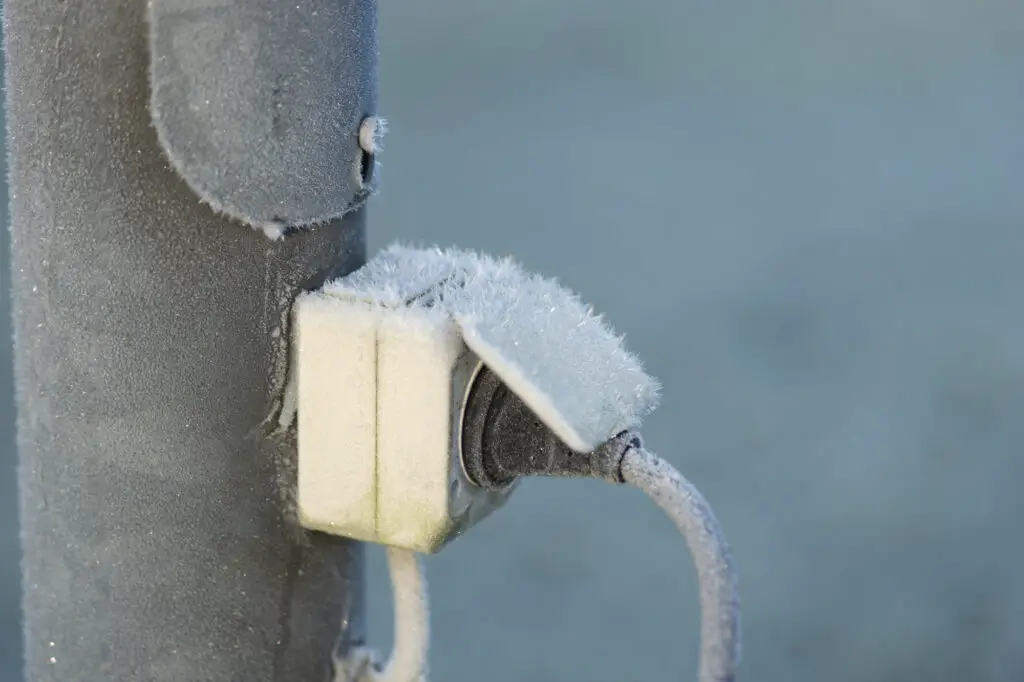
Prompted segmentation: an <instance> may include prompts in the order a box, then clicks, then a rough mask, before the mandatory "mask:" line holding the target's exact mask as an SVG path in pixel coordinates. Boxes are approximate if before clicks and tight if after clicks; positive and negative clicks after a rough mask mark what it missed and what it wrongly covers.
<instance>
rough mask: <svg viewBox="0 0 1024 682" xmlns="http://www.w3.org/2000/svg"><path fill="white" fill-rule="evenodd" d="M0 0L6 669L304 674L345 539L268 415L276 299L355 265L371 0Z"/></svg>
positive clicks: (283, 312) (81, 675)
mask: <svg viewBox="0 0 1024 682" xmlns="http://www.w3.org/2000/svg"><path fill="white" fill-rule="evenodd" d="M3 9H4V39H5V49H6V60H7V61H6V69H7V73H6V78H7V82H6V86H7V88H6V106H7V123H8V130H7V135H8V137H7V141H8V149H9V166H10V206H11V212H10V222H11V230H12V242H11V243H12V262H11V276H12V280H13V288H12V291H13V310H14V328H15V384H16V399H17V408H18V436H17V440H18V450H19V463H20V467H19V478H18V481H19V489H20V511H21V537H22V549H23V554H24V559H23V564H22V569H23V588H24V597H23V611H24V628H25V629H24V633H25V647H26V652H25V666H26V667H25V674H26V678H27V679H28V680H31V681H32V682H50V681H53V682H68V681H69V680H75V681H77V682H129V681H131V682H138V681H141V680H147V681H151V682H172V681H173V682H182V681H183V680H197V681H198V680H202V681H203V682H229V681H230V682H235V681H237V680H245V681H246V682H285V681H287V682H306V681H309V682H323V680H325V679H327V677H328V675H329V669H330V663H331V654H332V651H334V650H335V648H341V649H344V647H346V646H348V645H350V644H354V643H358V642H360V641H361V637H362V627H363V624H362V608H363V605H362V596H363V595H362V590H363V585H362V578H361V571H362V553H361V548H360V546H359V545H357V544H355V543H351V542H349V541H346V540H342V539H338V538H333V537H330V536H327V535H322V534H317V533H308V532H305V531H303V530H301V529H300V528H299V526H298V523H297V521H296V519H295V513H294V505H293V503H292V499H293V497H292V490H293V486H294V478H295V471H294V462H295V459H294V456H295V447H294V434H290V435H289V434H284V435H280V434H278V435H272V436H268V433H267V431H268V429H267V428H266V424H267V422H268V419H269V420H270V421H272V420H273V415H274V410H275V409H276V408H277V405H278V402H277V401H278V400H279V397H280V391H281V389H282V387H283V383H284V378H285V375H286V372H287V364H288V339H289V309H290V306H291V302H292V301H293V299H294V297H295V295H296V294H297V293H298V292H299V291H301V290H303V289H309V288H314V287H317V286H319V284H320V283H321V282H323V281H324V280H325V279H327V278H333V277H337V276H341V275H344V274H346V273H348V272H351V271H352V270H354V269H356V268H357V267H359V266H360V265H362V263H363V262H364V260H365V256H366V242H365V210H364V209H363V208H362V202H363V201H365V198H366V196H367V195H368V194H369V192H368V191H367V187H366V186H365V184H366V183H367V181H368V178H367V175H368V173H369V171H367V163H369V167H370V171H372V163H373V162H372V158H370V159H369V160H367V158H365V154H364V155H363V156H362V157H360V155H359V150H358V140H357V138H358V129H359V121H360V119H361V118H365V117H366V116H369V115H374V114H375V113H376V112H375V111H374V109H375V106H376V75H377V74H376V69H377V66H376V32H375V22H376V7H375V3H374V2H373V0H293V1H292V2H290V3H280V2H276V1H274V0H235V1H234V2H232V1H231V0H219V1H218V2H210V1H209V0H150V2H149V3H146V2H141V1H139V0H102V1H101V0H93V1H90V2H67V1H66V0H5V2H4V8H3ZM288 50H292V52H291V53H289V52H288ZM332 88H333V89H332ZM314 91H315V96H314V95H313V94H310V93H312V92H314ZM359 168H361V169H362V171H361V173H362V177H360V172H358V169H359ZM339 169H341V171H343V172H342V174H341V178H340V179H339V177H338V174H339V172H341V171H339ZM350 169H353V173H349V170H350ZM214 209H216V210H214ZM246 223H249V224H246ZM304 223H315V224H314V225H313V226H312V227H309V228H308V229H306V228H302V229H288V228H289V227H290V226H294V225H301V224H304ZM254 225H255V226H256V227H258V228H262V229H254V227H253V226H254ZM271 228H274V229H271ZM275 230H276V233H277V234H280V233H281V232H284V233H285V234H284V236H283V237H281V238H278V239H271V238H268V234H273V233H275Z"/></svg>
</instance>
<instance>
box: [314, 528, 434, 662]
mask: <svg viewBox="0 0 1024 682" xmlns="http://www.w3.org/2000/svg"><path fill="white" fill-rule="evenodd" d="M387 556H388V570H390V571H391V584H392V591H393V594H394V600H395V645H394V648H393V650H392V653H391V658H390V659H388V662H387V663H385V664H383V665H382V664H381V663H380V662H379V661H378V657H377V653H376V652H375V651H374V650H372V649H368V648H366V647H359V648H357V649H355V650H353V651H349V652H346V656H345V658H343V659H340V660H335V662H334V682H426V680H427V665H428V661H427V652H428V649H429V648H430V605H429V600H428V597H427V581H426V577H425V576H424V574H423V564H422V562H421V560H420V556H419V554H418V553H417V552H414V551H413V550H411V549H403V548H401V547H392V546H389V547H388V548H387Z"/></svg>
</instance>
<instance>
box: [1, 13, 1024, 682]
mask: <svg viewBox="0 0 1024 682" xmlns="http://www.w3.org/2000/svg"><path fill="white" fill-rule="evenodd" d="M381 11H382V15H381V39H382V60H383V62H382V92H383V101H382V111H383V113H384V114H385V115H387V116H389V117H390V119H391V123H392V132H391V133H390V135H389V136H388V138H387V140H386V152H385V154H384V156H383V158H382V161H383V164H384V167H383V172H384V175H383V180H384V184H383V192H382V193H381V195H380V196H379V198H378V199H377V200H376V201H375V202H374V204H373V209H372V218H371V220H372V222H371V226H372V227H371V235H372V238H371V247H372V249H373V250H376V249H377V248H379V247H381V246H383V245H385V244H386V243H388V242H390V241H392V240H395V239H399V238H401V239H406V240H416V241H419V242H424V243H432V242H437V243H441V244H446V245H447V244H459V245H462V246H467V247H475V248H481V249H485V250H487V251H491V252H494V253H500V254H512V255H515V256H517V257H518V258H519V259H520V260H522V261H524V262H525V263H526V265H527V266H529V267H530V268H531V269H534V270H538V271H540V272H543V273H546V274H553V275H558V276H560V277H561V278H562V280H563V281H564V282H566V283H567V284H569V285H570V286H572V287H573V288H575V289H577V290H578V291H579V292H581V293H582V294H583V295H584V297H586V298H588V299H590V300H591V301H593V302H594V303H595V305H596V307H597V308H599V309H600V310H601V311H603V312H605V313H607V315H608V317H609V318H610V319H611V320H612V321H613V322H614V323H615V324H616V326H617V327H618V328H619V329H620V330H621V331H623V332H625V333H626V334H627V336H628V342H629V345H630V346H631V347H632V349H634V350H635V351H637V352H638V353H639V354H640V355H642V356H643V357H644V358H645V359H646V361H647V364H648V366H649V368H650V369H651V370H652V371H653V372H654V373H655V374H657V375H658V376H659V377H660V378H661V379H662V380H663V382H664V385H665V391H664V406H663V407H662V408H661V410H660V411H659V412H658V413H657V415H656V416H655V417H653V418H652V419H651V420H650V422H649V426H648V429H647V433H648V440H649V442H650V443H651V444H652V445H653V446H654V447H655V448H656V449H658V450H660V451H661V452H663V453H664V454H666V455H668V456H669V457H670V458H671V459H672V460H673V461H674V462H675V463H676V464H677V465H678V466H680V467H681V468H682V469H683V470H684V471H685V472H686V473H687V474H688V475H689V476H690V477H691V478H692V479H693V480H695V481H696V482H697V483H698V485H700V486H701V487H702V488H703V490H704V492H705V494H706V495H707V496H708V498H709V499H710V500H711V501H712V503H713V504H714V505H715V507H716V510H717V513H718V515H719V517H720V519H721V520H722V522H723V523H724V525H725V528H726V530H727V531H728V534H729V536H730V539H731V541H732V543H733V544H734V546H735V548H736V553H737V559H738V563H739V568H740V570H741V572H742V574H741V577H742V588H743V596H744V602H745V608H746V611H745V625H746V647H745V664H744V667H745V674H744V677H745V678H747V679H750V680H755V679H757V680H762V681H768V682H790V681H792V680H800V679H808V680H811V679H827V680H829V681H830V682H845V681H847V680H849V681H850V682H853V681H857V682H868V681H870V682H889V681H893V682H895V681H897V680H899V681H900V682H903V681H905V680H918V679H920V680H926V679H927V680H931V681H932V682H944V681H946V680H948V681H950V682H953V681H955V682H962V681H963V680H972V681H974V682H997V681H998V682H1004V681H1005V682H1020V680H1024V625H1022V622H1024V577H1022V576H1021V575H1020V574H1021V568H1020V567H1021V564H1022V562H1024V533H1022V532H1021V531H1020V530H1019V527H1020V524H1021V523H1022V522H1024V521H1022V516H1024V515H1022V512H1024V494H1022V492H1021V489H1022V487H1024V457H1022V454H1024V299H1022V293H1024V3H1020V2H1018V1H1016V0H1002V1H1000V0H959V1H957V0H861V1H860V2H843V1H841V0H776V1H775V2H771V3H766V2H758V1H757V0H736V1H734V2H722V1H721V0H719V1H716V2H707V1H703V2H697V1H695V0H645V1H644V2H637V3H627V2H620V1H613V0H588V1H586V2H584V1H583V0H557V1H554V0H516V1H515V2H497V1H495V0H465V1H459V2H456V1H455V0H444V1H443V2H442V1H440V0H436V1H434V2H412V1H411V0H387V2H383V3H382V8H381ZM4 239H5V240H6V235H4ZM3 248H4V252H3V254H2V255H3V256H4V260H3V263H4V266H3V267H4V269H5V271H4V273H3V275H4V277H3V279H4V291H5V292H6V286H7V277H8V273H7V272H6V262H7V261H6V248H7V244H6V241H4V243H3ZM0 301H2V305H3V306H6V305H7V301H6V296H3V297H0ZM7 312H8V311H7V309H6V308H4V309H3V311H2V314H0V356H2V357H0V420H2V422H0V434H2V441H0V466H2V467H3V469H2V473H0V505H2V507H0V538H2V539H0V680H3V681H4V682H6V681H8V680H10V681H11V682H14V680H16V679H17V670H18V665H19V660H18V659H19V642H18V629H19V626H18V569H17V544H16V519H15V498H14V496H15V489H14V485H13V471H14V469H13V467H14V460H15V457H14V451H13V434H12V423H13V415H12V407H11V400H10V392H11V390H10V367H9V365H10V358H9V344H8V339H9V338H10V333H9V327H8V315H7ZM516 497H517V499H515V500H514V503H513V504H511V505H510V506H509V507H507V508H506V509H505V510H504V511H503V512H502V513H501V514H499V515H498V516H496V517H494V518H493V519H491V520H489V521H488V522H487V523H486V525H483V526H481V527H479V528H478V529H477V530H476V531H475V532H473V533H471V534H470V535H468V536H467V537H466V538H464V539H462V540H459V541H458V542H457V543H455V544H454V545H453V546H452V547H450V548H449V549H448V550H446V551H445V552H444V553H442V554H441V555H440V556H438V557H436V558H433V559H431V560H430V561H429V564H428V566H429V570H430V574H431V580H432V585H433V600H434V623H435V644H434V653H433V666H434V676H433V677H434V679H435V680H437V681H438V682H477V681H479V680H487V681H488V682H522V681H523V680H552V681H555V680H566V681H574V682H575V681H579V682H604V681H608V682H611V681H616V682H618V681H621V680H641V679H645V680H662V679H663V680H672V679H675V680H678V679H684V678H687V677H689V676H691V672H692V671H693V670H694V665H695V663H694V656H695V648H696V641H697V640H696V623H697V613H696V610H695V594H694V585H693V575H692V571H691V570H690V568H689V566H688V556H687V553H686V551H685V549H684V547H683V545H682V543H681V542H679V541H678V540H677V538H676V537H675V536H674V535H673V531H672V529H671V527H670V525H669V524H668V522H667V521H666V520H664V519H663V518H662V517H661V516H660V514H659V513H658V512H657V510H655V509H654V508H653V507H652V506H651V505H649V504H648V503H647V502H646V501H645V500H643V499H642V498H641V497H640V496H639V495H638V494H635V493H632V492H630V491H627V490H615V489H611V488H608V487H605V486H602V485H599V484H587V483H575V484H572V483H565V482H558V483H554V482H547V481H537V482H530V484H528V485H526V486H524V487H523V488H522V489H521V490H520V491H519V493H518V494H517V496H516ZM370 583H371V584H370V591H371V598H372V603H373V606H372V622H371V626H372V627H371V630H372V635H373V639H374V641H375V642H377V643H379V644H381V645H385V646H386V645H387V644H388V643H389V642H390V622H389V615H388V609H389V599H390V597H389V594H388V583H387V578H386V574H385V573H384V571H383V564H382V561H381V557H380V556H379V555H378V554H377V553H376V552H375V553H374V554H373V561H372V562H371V571H370Z"/></svg>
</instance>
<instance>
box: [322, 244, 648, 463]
mask: <svg viewBox="0 0 1024 682" xmlns="http://www.w3.org/2000/svg"><path fill="white" fill-rule="evenodd" d="M425 291H426V292H429V295H426V296H424V295H423V292H425ZM329 292H338V293H344V294H347V295H349V296H355V297H358V298H362V299H364V300H368V301H376V302H377V303H379V304H383V305H402V304H407V305H412V306H417V305H422V306H430V307H432V308H435V309H437V310H438V311H443V312H444V313H445V314H447V315H449V316H450V317H451V318H452V320H453V321H454V322H455V323H456V324H457V325H458V327H459V329H460V331H461V333H462V335H463V340H464V341H465V343H466V345H467V346H468V347H469V348H470V349H471V350H472V351H473V352H474V353H476V354H477V355H478V356H479V357H480V358H481V360H483V362H484V363H485V364H486V365H487V366H488V367H490V369H491V370H492V371H494V372H495V373H496V374H498V375H499V376H500V377H501V378H502V380H503V381H504V382H505V383H506V384H507V385H508V386H509V388H510V389H511V390H512V391H514V392H515V393H516V394H517V395H518V396H519V397H520V398H521V399H522V400H523V402H525V403H526V404H527V405H528V406H529V407H530V408H531V409H532V410H533V411H534V412H535V413H536V414H537V416H538V417H539V418H540V419H542V420H543V421H544V423H545V424H546V425H547V426H548V427H549V428H551V429H552V430H553V431H554V432H555V433H556V434H557V435H558V436H559V437H560V438H561V439H562V440H563V441H565V443H566V444H567V445H569V446H570V447H572V448H573V449H575V450H578V451H581V452H582V451H587V450H591V449H593V448H594V447H596V446H597V445H599V444H600V443H602V442H604V441H605V440H607V439H608V438H609V437H611V436H613V435H614V434H616V433H618V432H619V431H622V430H624V429H627V428H633V427H636V426H639V423H640V421H641V419H642V418H643V417H644V416H646V415H647V414H648V413H649V412H650V411H651V410H653V409H654V408H655V407H656V405H657V402H658V393H659V385H658V382H657V381H656V380H655V379H654V378H653V377H651V376H650V375H648V374H647V373H646V372H645V371H644V369H643V366H642V365H641V363H640V361H639V360H638V359H637V357H636V356H635V355H633V354H632V353H630V352H629V351H628V350H627V349H626V348H625V346H624V344H623V339H622V337H621V336H619V335H617V334H616V333H615V332H614V331H613V330H612V329H611V327H610V326H609V325H608V324H607V323H606V322H605V321H604V320H603V318H602V317H601V316H599V315H597V314H595V313H594V311H593V309H592V308H591V307H590V306H588V305H586V304H585V303H584V302H583V301H582V300H581V299H580V298H579V297H578V296H577V295H576V294H574V293H573V292H571V291H569V290H568V289H566V288H565V287H563V286H562V285H560V284H559V283H558V281H557V280H555V279H551V278H546V277H542V276H540V275H537V274H532V273H529V272H527V271H525V270H524V269H523V268H522V267H521V266H520V265H518V264H517V263H515V262H514V261H512V260H511V259H507V258H505V259H497V258H494V257H491V256H487V255H483V254H478V253H474V252H472V251H463V250H456V249H451V250H442V249H437V248H431V249H417V248H411V247H407V246H402V245H394V246H391V247H389V248H388V249H386V250H384V251H383V252H382V253H380V254H379V255H378V256H377V257H376V258H374V259H373V260H371V261H370V262H369V263H368V264H367V265H366V266H365V267H364V268H362V269H360V270H359V271H357V272H355V273H353V274H352V275H349V276H348V277H346V278H344V279H340V280H336V281H335V282H332V283H330V284H328V285H327V286H326V287H325V293H329Z"/></svg>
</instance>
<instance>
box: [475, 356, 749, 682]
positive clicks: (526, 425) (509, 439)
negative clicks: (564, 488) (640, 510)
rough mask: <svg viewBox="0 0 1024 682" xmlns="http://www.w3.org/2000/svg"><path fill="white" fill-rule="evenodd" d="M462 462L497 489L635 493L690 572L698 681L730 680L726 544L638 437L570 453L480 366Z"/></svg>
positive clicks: (708, 515) (706, 511) (736, 651)
mask: <svg viewBox="0 0 1024 682" xmlns="http://www.w3.org/2000/svg"><path fill="white" fill-rule="evenodd" d="M462 463H463V466H464V467H465V470H466V473H467V475H468V476H469V478H470V479H471V480H472V481H473V482H474V483H475V484H476V485H478V486H480V487H482V488H486V489H501V488H502V487H504V486H507V485H510V484H511V483H512V482H513V481H515V480H516V479H517V478H519V477H521V476H568V477H573V478H597V479H601V480H604V481H607V482H609V483H616V484H622V483H626V484H629V485H632V486H634V487H636V488H638V489H640V490H641V491H642V492H643V493H644V494H646V495H647V496H648V497H650V498H651V499H652V500H653V501H654V502H655V503H656V504H657V505H658V506H659V507H661V509H662V510H663V511H664V512H665V513H666V514H667V515H668V516H669V517H670V518H671V519H672V521H673V522H674V523H675V525H676V527H677V528H678V529H679V532H680V533H681V534H682V535H683V538H684V539H685V540H686V544H687V546H688V547H689V550H690V555H691V556H692V557H693V563H694V565H695V567H696V569H697V581H698V584H699V591H700V610H701V649H700V665H699V673H698V679H699V680H700V682H732V681H733V680H734V679H735V677H736V668H737V666H738V664H739V659H740V615H739V613H740V609H739V593H738V589H737V580H736V573H735V570H734V569H733V565H732V556H731V552H730V550H729V546H728V544H727V543H726V541H725V536H724V535H723V533H722V530H721V528H720V527H719V524H718V521H717V519H716V518H715V515H714V513H713V512H712V511H711V506H710V505H709V504H708V503H707V501H706V500H705V499H704V497H703V495H701V494H700V492H699V491H698V490H697V488H696V487H695V486H694V485H693V484H692V483H690V482H689V481H688V480H686V478H685V477H683V475H682V474H680V473H679V472H678V471H677V470H676V469H675V468H674V467H672V465H671V464H669V463H668V462H666V461H665V460H663V459H661V458H660V457H658V456H657V455H655V454H654V453H652V452H651V451H649V450H647V449H645V448H644V445H643V440H642V439H641V438H640V434H639V433H637V432H636V431H633V430H627V431H623V432H622V433H619V434H618V435H616V436H614V437H613V438H611V439H609V440H608V441H606V442H605V443H603V444H602V445H600V446H598V447H597V448H596V449H594V450H592V451H590V452H577V451H574V450H573V449H572V448H570V447H569V446H567V445H565V443H563V442H562V441H561V440H559V439H558V438H557V437H556V436H555V434H554V433H552V431H551V429H549V428H548V427H547V426H545V425H544V424H543V423H542V422H541V420H540V418H539V417H538V416H537V415H536V414H535V413H534V412H533V411H532V410H530V409H529V408H528V407H527V406H526V405H525V404H524V403H523V401H522V400H520V399H519V397H518V396H517V395H516V394H515V393H513V392H512V391H511V390H509V389H508V387H507V386H505V384H504V383H502V382H501V380H500V379H499V378H498V376H497V375H496V374H494V373H493V372H490V371H489V370H486V369H485V370H484V371H483V372H482V375H481V376H480V377H479V378H478V379H477V382H476V384H475V386H474V388H473V390H472V392H471V393H470V396H469V399H468V402H467V404H466V412H465V419H464V422H463V431H462Z"/></svg>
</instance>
